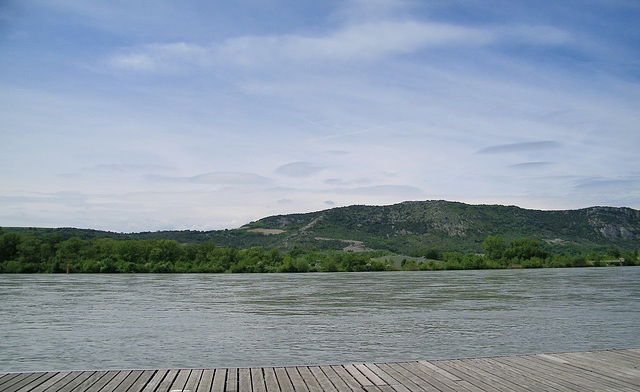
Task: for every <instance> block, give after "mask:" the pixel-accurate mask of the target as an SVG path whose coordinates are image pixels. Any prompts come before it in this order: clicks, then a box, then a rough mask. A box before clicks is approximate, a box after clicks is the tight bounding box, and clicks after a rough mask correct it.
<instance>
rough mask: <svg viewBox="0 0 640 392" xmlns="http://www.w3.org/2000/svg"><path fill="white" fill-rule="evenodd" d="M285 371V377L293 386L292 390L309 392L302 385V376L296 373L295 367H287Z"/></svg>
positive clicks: (305, 386) (304, 385)
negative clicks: (287, 377)
mask: <svg viewBox="0 0 640 392" xmlns="http://www.w3.org/2000/svg"><path fill="white" fill-rule="evenodd" d="M285 369H286V371H287V375H288V376H289V380H291V384H292V385H293V390H294V391H296V392H309V388H307V385H306V384H305V383H304V380H303V379H302V376H301V375H300V373H298V368H296V367H287V368H285Z"/></svg>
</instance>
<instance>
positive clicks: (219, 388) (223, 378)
mask: <svg viewBox="0 0 640 392" xmlns="http://www.w3.org/2000/svg"><path fill="white" fill-rule="evenodd" d="M226 382H227V369H206V370H205V371H204V372H202V379H201V380H200V385H198V390H197V392H210V391H211V392H223V391H224V387H225V384H226Z"/></svg>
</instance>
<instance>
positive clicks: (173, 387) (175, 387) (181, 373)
mask: <svg viewBox="0 0 640 392" xmlns="http://www.w3.org/2000/svg"><path fill="white" fill-rule="evenodd" d="M190 374H191V369H179V370H178V374H177V375H176V377H175V378H174V380H173V382H172V383H171V384H170V385H169V388H168V390H169V391H182V390H183V389H184V386H185V385H186V384H187V380H188V379H189V375H190ZM159 392H162V391H159Z"/></svg>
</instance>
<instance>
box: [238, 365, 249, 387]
mask: <svg viewBox="0 0 640 392" xmlns="http://www.w3.org/2000/svg"><path fill="white" fill-rule="evenodd" d="M238 392H251V370H249V369H248V368H240V369H238Z"/></svg>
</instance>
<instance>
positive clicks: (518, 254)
mask: <svg viewBox="0 0 640 392" xmlns="http://www.w3.org/2000/svg"><path fill="white" fill-rule="evenodd" d="M505 254H506V256H507V257H508V258H510V259H514V258H517V259H520V260H529V259H531V258H533V257H537V258H540V259H545V258H546V257H547V252H545V251H544V250H542V248H541V247H540V243H538V241H536V240H534V239H531V238H520V239H518V240H514V241H511V246H510V247H509V248H508V249H507V251H506V252H505Z"/></svg>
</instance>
